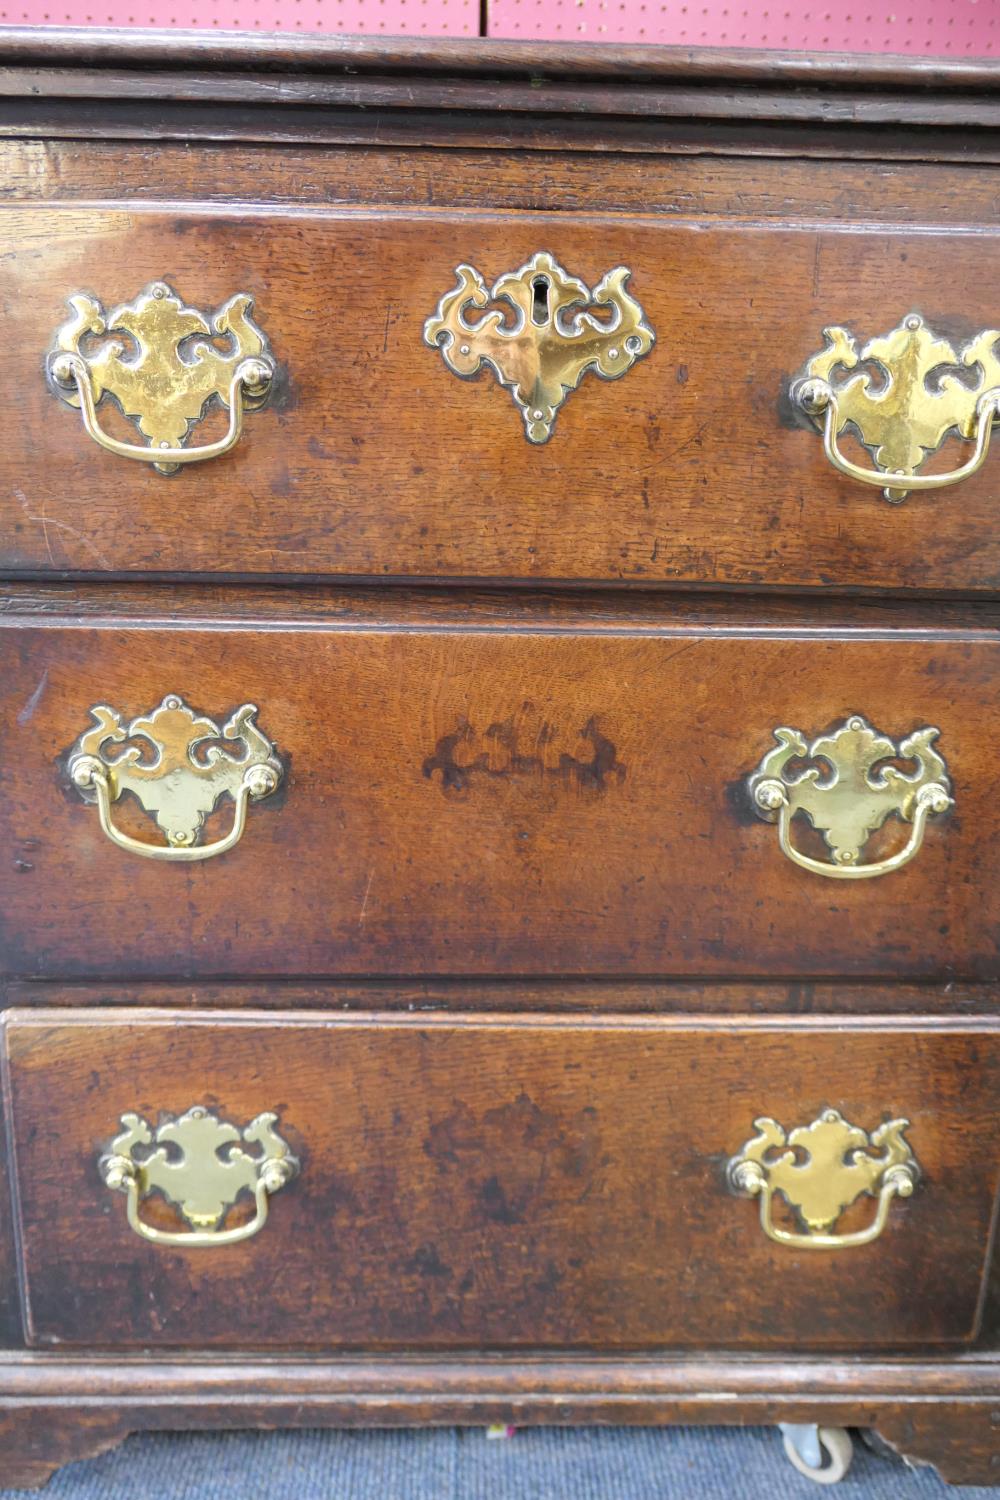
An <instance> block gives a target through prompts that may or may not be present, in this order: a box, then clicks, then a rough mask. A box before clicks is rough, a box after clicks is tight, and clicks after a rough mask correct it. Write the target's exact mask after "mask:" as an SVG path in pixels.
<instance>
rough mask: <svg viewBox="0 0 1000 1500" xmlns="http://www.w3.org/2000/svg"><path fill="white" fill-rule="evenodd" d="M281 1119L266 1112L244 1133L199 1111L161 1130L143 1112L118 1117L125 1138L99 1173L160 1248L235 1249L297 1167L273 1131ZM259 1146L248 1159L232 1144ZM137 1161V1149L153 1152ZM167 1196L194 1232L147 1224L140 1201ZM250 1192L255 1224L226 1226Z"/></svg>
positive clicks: (252, 1230)
mask: <svg viewBox="0 0 1000 1500" xmlns="http://www.w3.org/2000/svg"><path fill="white" fill-rule="evenodd" d="M277 1118H278V1117H277V1115H275V1114H270V1113H267V1114H262V1115H258V1116H257V1118H256V1119H255V1120H251V1122H250V1124H249V1125H247V1126H246V1128H245V1129H244V1130H237V1128H236V1126H235V1125H229V1124H226V1123H225V1122H223V1121H221V1120H219V1119H218V1118H217V1117H216V1116H215V1115H213V1114H212V1113H211V1111H209V1110H207V1109H203V1108H201V1107H200V1106H196V1107H195V1108H194V1109H189V1110H188V1112H187V1114H185V1115H181V1117H180V1119H174V1118H169V1119H166V1120H165V1121H164V1122H163V1123H162V1124H161V1125H160V1126H158V1127H157V1129H156V1130H153V1128H152V1127H151V1126H150V1125H148V1124H147V1123H146V1121H145V1120H144V1119H142V1117H141V1116H140V1115H135V1114H125V1115H122V1117H121V1123H122V1126H123V1127H124V1128H123V1130H122V1133H121V1134H120V1135H118V1136H116V1137H115V1139H114V1140H113V1141H112V1142H111V1145H110V1147H109V1148H108V1151H107V1152H106V1153H105V1154H104V1155H103V1156H102V1157H101V1159H100V1163H99V1165H100V1170H101V1176H102V1177H103V1179H104V1181H105V1183H106V1184H107V1186H108V1187H109V1188H112V1189H113V1190H114V1191H115V1192H119V1193H125V1194H126V1195H127V1197H128V1222H129V1224H130V1225H131V1227H132V1228H133V1229H134V1230H135V1232H136V1234H140V1235H142V1237H143V1239H146V1240H152V1241H153V1243H154V1244H157V1245H184V1246H189V1247H193V1248H198V1247H202V1246H215V1245H231V1244H233V1243H234V1241H236V1240H246V1239H249V1238H250V1236H251V1235H254V1234H256V1233H257V1232H258V1230H260V1229H263V1227H264V1224H265V1223H266V1221H267V1208H268V1197H269V1195H270V1194H271V1193H276V1192H277V1191H278V1190H279V1188H283V1187H284V1185H285V1183H286V1182H290V1181H291V1180H292V1178H293V1177H294V1176H295V1174H296V1173H297V1172H298V1169H299V1164H298V1162H297V1161H296V1159H295V1157H294V1156H293V1155H292V1154H291V1152H290V1151H289V1149H288V1146H287V1144H286V1143H285V1142H284V1141H283V1140H282V1139H281V1136H280V1135H279V1134H278V1133H277V1131H276V1130H275V1128H274V1126H275V1124H276V1122H277ZM235 1142H242V1143H243V1144H245V1145H256V1146H259V1147H260V1154H259V1155H256V1156H250V1155H248V1154H247V1152H245V1151H243V1150H241V1149H240V1146H238V1145H236V1144H234V1143H235ZM154 1145H155V1149H152V1150H150V1151H149V1152H148V1153H147V1154H144V1155H142V1156H140V1157H138V1158H137V1157H136V1154H135V1153H136V1148H137V1147H138V1148H141V1147H144V1146H149V1147H154ZM153 1192H158V1193H162V1195H163V1196H164V1198H166V1199H167V1200H168V1202H170V1203H173V1204H176V1206H177V1207H178V1208H179V1209H180V1212H181V1215H182V1216H183V1218H184V1219H186V1221H187V1222H188V1224H190V1225H191V1226H192V1227H191V1229H190V1230H179V1231H176V1232H175V1231H172V1230H163V1229H157V1228H155V1227H154V1226H153V1225H152V1224H147V1223H145V1221H144V1220H143V1219H142V1217H141V1214H140V1209H141V1205H142V1200H143V1199H144V1198H147V1197H148V1196H149V1194H150V1193H153ZM248 1193H249V1194H252V1195H253V1198H254V1201H255V1212H254V1216H253V1218H252V1219H249V1220H248V1221H247V1222H246V1223H244V1224H239V1225H237V1226H236V1227H235V1228H233V1229H225V1228H223V1227H222V1225H223V1223H224V1221H225V1219H226V1216H227V1215H228V1213H229V1210H230V1209H231V1208H232V1207H233V1206H234V1204H235V1203H236V1202H237V1201H238V1199H239V1198H240V1197H241V1196H243V1195H244V1194H248Z"/></svg>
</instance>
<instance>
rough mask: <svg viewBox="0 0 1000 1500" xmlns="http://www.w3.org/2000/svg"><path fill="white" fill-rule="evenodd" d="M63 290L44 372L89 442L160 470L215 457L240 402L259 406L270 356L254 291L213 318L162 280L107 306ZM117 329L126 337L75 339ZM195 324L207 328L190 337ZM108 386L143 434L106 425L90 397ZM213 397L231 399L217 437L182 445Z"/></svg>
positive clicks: (237, 421) (236, 421) (237, 429)
mask: <svg viewBox="0 0 1000 1500" xmlns="http://www.w3.org/2000/svg"><path fill="white" fill-rule="evenodd" d="M68 300H69V305H70V306H71V307H72V309H73V316H72V318H70V319H69V320H68V322H66V323H64V324H63V325H62V327H61V328H59V329H58V330H57V331H56V336H55V345H54V348H53V350H52V352H51V353H50V354H49V358H48V374H49V382H50V384H51V387H52V389H53V390H54V391H55V393H56V395H57V396H59V397H60V398H61V400H63V401H65V402H66V403H67V404H68V405H69V406H78V407H79V408H80V413H81V415H82V417H83V425H84V427H85V428H86V430H87V432H88V434H89V435H90V437H92V438H93V440H94V442H95V443H99V444H100V445H101V447H102V448H106V449H107V450H108V452H109V453H115V454H117V455H118V457H119V458H135V459H139V460H140V461H141V462H143V463H151V464H152V465H153V467H154V468H155V469H156V470H158V472H159V473H161V474H173V473H175V472H176V471H177V469H179V468H180V466H181V465H182V464H195V463H202V462H204V460H205V459H207V458H218V457H219V455H220V454H222V453H228V451H229V449H230V448H232V447H233V446H234V444H235V443H236V442H237V441H238V440H239V436H240V433H241V432H242V430H243V413H244V411H245V410H256V409H257V408H258V407H261V406H263V405H264V403H265V402H266V401H267V399H268V396H269V395H270V393H271V385H272V381H273V378H274V371H275V365H274V360H273V359H272V358H271V356H270V354H269V353H268V350H267V344H266V340H265V338H264V335H263V333H262V332H261V330H260V329H259V328H258V327H257V325H256V324H255V323H254V321H253V319H252V318H251V316H250V312H251V309H252V307H253V299H252V298H251V297H250V296H249V295H248V294H247V293H246V292H238V293H237V294H236V296H235V297H230V299H229V301H228V302H226V303H224V304H223V305H222V307H220V308H219V309H218V311H217V312H215V313H214V314H212V316H211V318H209V317H208V315H207V314H205V313H202V312H199V311H198V310H197V309H196V308H193V307H185V306H184V305H183V303H182V302H181V300H180V298H179V297H178V296H177V294H176V292H173V291H172V290H171V289H170V287H169V286H167V285H166V283H165V282H163V281H154V282H153V284H152V286H150V287H147V289H146V291H144V292H142V293H140V295H139V296H138V297H137V298H136V299H135V301H134V302H131V303H127V304H123V305H122V306H121V307H116V308H114V309H113V311H112V312H110V313H108V314H105V311H104V308H103V307H102V306H101V304H100V302H98V301H97V299H96V298H94V297H88V296H86V295H84V294H83V293H77V294H76V295H74V296H72V297H70V298H69V299H68ZM119 332H120V333H124V334H126V335H127V336H128V338H127V340H122V339H120V338H112V337H108V338H106V339H105V341H104V342H103V343H102V344H101V345H100V346H99V347H98V348H96V349H93V350H89V351H86V352H85V350H83V349H81V347H80V343H81V340H83V339H84V338H88V339H89V337H96V336H100V335H111V334H115V333H119ZM198 334H204V335H208V336H209V337H208V339H207V340H206V339H205V338H198V339H197V342H194V343H192V342H191V340H193V339H195V338H196V336H197V335H198ZM221 338H226V339H228V341H229V344H230V346H231V347H230V348H229V349H225V348H220V347H219V344H218V343H217V342H216V340H218V339H221ZM182 349H183V352H182ZM105 395H108V396H111V397H113V398H114V400H115V401H116V402H117V403H118V405H119V406H120V407H121V410H122V411H123V412H124V414H125V416H126V417H128V418H130V419H131V420H132V421H133V422H135V423H136V425H137V426H138V428H139V431H140V432H141V433H142V434H143V436H144V437H146V438H148V440H149V441H148V444H142V443H125V442H121V441H120V440H119V439H118V438H114V437H111V436H110V434H109V433H107V432H105V431H104V430H103V428H102V427H101V425H100V422H99V421H98V417H97V407H98V404H99V403H100V401H101V399H102V397H103V396H105ZM212 400H216V401H218V402H221V404H222V405H223V406H224V407H227V408H228V410H229V430H228V432H227V433H226V435H225V437H222V438H219V439H218V441H217V442H213V443H205V444H203V445H202V446H201V447H200V448H189V447H187V446H186V443H187V439H188V436H189V434H190V432H191V430H192V428H193V426H194V424H195V423H196V422H198V421H200V420H201V418H202V416H203V415H204V412H205V408H206V406H207V405H208V403H209V402H210V401H212Z"/></svg>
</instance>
